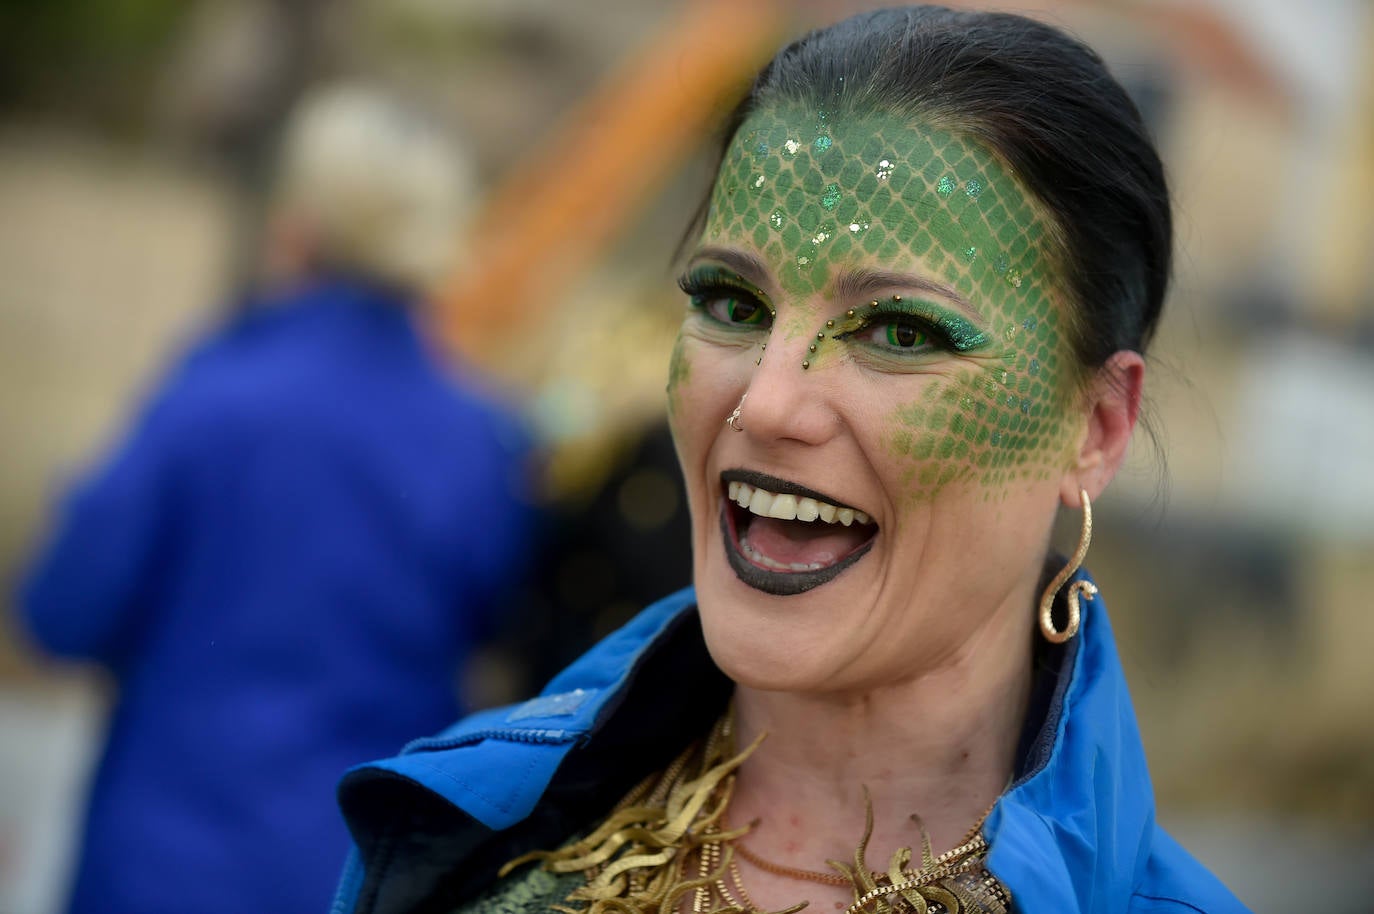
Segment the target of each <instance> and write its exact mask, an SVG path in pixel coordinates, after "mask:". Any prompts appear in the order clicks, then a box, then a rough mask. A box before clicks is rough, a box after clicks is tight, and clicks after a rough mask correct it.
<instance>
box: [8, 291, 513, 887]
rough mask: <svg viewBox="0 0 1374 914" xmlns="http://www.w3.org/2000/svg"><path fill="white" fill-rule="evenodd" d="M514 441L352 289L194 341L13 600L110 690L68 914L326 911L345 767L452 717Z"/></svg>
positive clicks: (472, 394) (508, 504)
mask: <svg viewBox="0 0 1374 914" xmlns="http://www.w3.org/2000/svg"><path fill="white" fill-rule="evenodd" d="M524 447H525V446H524V439H523V436H522V434H521V432H520V430H519V428H518V427H517V425H516V423H515V422H514V421H513V419H512V417H511V415H510V413H509V412H508V411H507V410H506V409H504V408H503V407H501V406H500V405H498V404H497V402H496V401H495V400H494V399H493V398H492V397H490V396H488V395H487V394H484V393H482V392H481V391H480V390H479V389H478V388H477V386H476V384H475V382H473V381H472V380H470V379H465V378H463V377H462V376H461V375H457V376H449V375H446V374H445V373H444V371H442V370H441V369H440V368H439V367H438V366H437V365H436V363H435V362H434V361H432V360H431V358H430V357H429V355H428V354H427V353H426V351H425V349H424V346H423V345H422V342H421V340H420V338H419V337H418V334H417V331H416V328H415V326H414V325H413V320H412V316H411V315H410V314H409V313H408V312H407V311H406V309H405V306H404V303H403V302H401V301H398V300H396V299H395V298H394V297H393V296H391V295H389V294H387V293H384V292H381V291H378V290H376V289H373V288H369V287H367V286H364V285H362V284H360V283H354V282H351V281H344V280H335V281H321V282H319V283H317V284H315V285H313V286H311V287H309V288H307V289H305V290H304V291H303V292H299V293H297V294H294V295H290V296H285V297H284V299H283V300H279V301H271V302H266V303H260V305H259V307H256V308H255V309H253V310H252V311H251V312H249V313H248V314H247V315H246V316H245V317H242V318H241V319H238V320H237V321H234V322H232V323H231V324H230V325H229V326H228V327H227V328H225V329H224V330H222V331H221V332H219V333H217V334H216V335H214V336H213V337H212V338H211V339H209V340H208V341H207V342H205V343H204V344H203V345H201V346H200V347H199V348H197V349H196V350H195V351H193V352H192V353H191V354H190V355H189V356H188V357H187V358H186V359H185V360H184V361H183V362H182V363H181V364H180V365H179V366H177V367H176V368H175V369H174V370H173V371H172V372H171V373H170V376H169V377H167V378H166V379H165V382H164V384H163V385H162V388H161V390H160V391H158V392H157V394H156V396H155V397H154V398H153V399H152V401H151V403H150V404H149V405H148V407H147V408H146V410H145V412H144V413H143V415H142V416H141V418H140V419H139V420H138V422H137V424H136V426H135V427H134V428H133V430H132V432H131V433H130V434H129V435H128V437H127V440H126V441H125V442H124V443H123V445H122V446H121V447H120V448H118V450H117V451H116V452H115V453H114V454H113V456H112V457H110V458H109V460H108V462H107V463H105V464H104V465H103V466H102V467H100V468H99V470H98V471H97V472H96V473H95V474H94V475H93V476H91V477H90V478H89V479H87V480H86V481H85V482H83V483H82V484H81V485H79V486H78V487H77V488H76V489H75V491H74V492H73V493H72V495H71V496H70V499H69V500H68V502H67V504H66V506H65V510H64V511H63V512H62V514H61V516H60V519H59V522H58V524H57V529H56V531H55V535H54V537H53V539H52V541H51V543H50V545H49V546H48V548H47V550H46V551H45V552H44V553H43V554H42V555H41V557H40V559H39V561H38V562H37V563H36V566H35V567H34V569H33V570H32V573H31V575H30V577H29V580H28V583H27V587H26V590H25V591H24V593H23V595H22V597H21V604H22V612H23V613H24V614H25V617H26V621H27V623H28V627H29V629H30V631H31V633H32V635H33V636H34V637H35V638H36V639H37V641H38V642H39V643H40V644H41V645H42V646H44V647H45V648H46V649H48V650H49V651H51V652H53V653H55V654H58V655H62V656H66V657H72V658H80V659H88V660H94V661H97V662H98V663H100V664H102V665H103V666H105V667H106V668H108V669H109V670H110V671H111V672H112V673H113V675H114V678H115V680H116V682H117V686H118V696H117V703H116V705H115V708H114V713H113V717H112V720H111V722H110V732H109V737H108V743H107V746H106V749H105V754H104V757H103V758H102V760H101V762H100V765H99V768H98V771H97V773H96V776H95V780H94V784H93V786H92V788H91V797H90V807H89V813H88V819H87V822H86V831H85V837H84V844H83V849H82V853H81V858H80V861H79V866H78V872H77V876H76V884H75V889H74V894H73V897H72V903H71V908H70V910H71V912H72V914H96V912H99V914H186V912H195V914H246V912H252V914H275V912H280V914H300V912H307V911H319V910H323V909H324V908H325V907H327V905H328V903H329V898H330V895H331V890H332V889H333V886H334V884H335V882H336V880H337V876H338V862H339V860H340V859H341V857H342V855H343V854H344V853H345V851H346V850H347V847H348V836H347V832H346V830H345V828H344V825H343V822H342V821H341V820H340V818H339V813H338V811H337V807H336V805H335V802H334V785H335V784H336V782H337V780H338V776H339V773H340V772H341V771H343V770H345V769H347V768H348V767H349V766H351V765H354V764H357V763H359V762H361V761H365V760H366V759H368V758H374V757H376V756H378V755H383V754H387V753H390V752H394V751H396V749H397V748H399V747H400V745H401V744H402V743H403V742H404V741H405V740H406V739H407V738H409V737H411V736H413V735H414V734H416V733H423V732H431V731H433V730H435V729H437V728H438V727H440V726H442V725H444V724H445V723H447V722H448V721H451V720H452V719H453V718H454V717H455V715H457V714H459V713H460V712H461V710H462V708H461V700H460V697H459V696H458V694H457V686H456V677H455V673H456V671H457V670H458V668H459V667H460V665H461V664H462V661H463V660H464V658H465V656H466V655H467V653H468V651H469V649H470V648H471V647H472V646H473V644H474V642H475V641H476V640H477V639H479V638H480V637H482V636H483V633H484V632H485V631H486V630H488V629H490V628H491V627H492V624H493V622H494V621H495V618H494V609H493V608H494V607H495V606H496V605H498V592H499V591H500V590H501V589H502V587H503V585H508V584H510V583H511V581H512V578H514V577H515V576H517V575H518V574H519V568H520V564H521V560H522V558H523V557H524V555H525V553H526V550H527V546H526V541H527V539H528V534H529V532H530V527H531V524H530V521H531V516H530V510H529V507H528V504H527V502H526V498H525V472H524V471H525V468H524V465H523V463H524V456H525V455H524Z"/></svg>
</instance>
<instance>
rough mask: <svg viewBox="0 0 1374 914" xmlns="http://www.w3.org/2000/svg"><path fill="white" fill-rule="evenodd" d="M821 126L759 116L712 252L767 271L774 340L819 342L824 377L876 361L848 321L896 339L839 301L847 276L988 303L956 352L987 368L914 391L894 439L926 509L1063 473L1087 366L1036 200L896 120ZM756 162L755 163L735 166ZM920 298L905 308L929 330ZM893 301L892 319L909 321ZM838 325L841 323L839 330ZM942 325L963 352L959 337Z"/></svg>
mask: <svg viewBox="0 0 1374 914" xmlns="http://www.w3.org/2000/svg"><path fill="white" fill-rule="evenodd" d="M818 119H819V118H818V114H817V112H816V111H815V110H814V109H810V110H807V109H804V108H801V109H762V110H760V111H757V112H755V113H754V114H753V115H751V116H750V119H749V121H748V122H747V123H746V125H745V127H744V128H742V132H741V133H740V135H739V137H740V138H739V140H738V141H737V143H736V144H735V145H736V147H737V148H736V150H734V151H732V154H731V155H730V156H728V157H727V164H726V165H724V166H722V169H721V173H720V176H719V180H718V181H717V184H716V188H715V191H714V193H713V195H712V199H711V215H710V216H709V217H708V224H707V227H706V237H705V239H704V241H705V242H706V243H708V244H720V245H725V246H732V245H733V246H738V247H742V248H744V249H745V250H746V251H747V252H749V253H751V254H753V255H755V256H758V257H759V258H760V259H762V260H763V261H764V263H765V264H766V265H767V266H768V269H769V271H770V272H771V273H772V274H773V277H774V279H775V282H776V283H777V289H776V291H775V292H771V293H770V294H771V295H772V296H773V302H774V303H775V304H776V306H777V309H778V315H779V321H780V322H779V323H778V324H777V325H776V326H777V328H778V329H775V330H774V331H773V333H774V334H779V333H781V334H784V335H783V336H782V337H781V338H783V339H793V338H796V336H795V335H800V334H803V333H806V334H812V335H814V338H813V339H811V340H810V342H809V346H810V347H814V348H809V349H807V350H806V351H805V352H804V353H803V358H804V359H805V360H806V361H807V362H808V367H809V369H810V372H809V373H810V374H811V375H815V376H824V375H825V372H827V371H829V370H831V369H834V368H836V367H837V366H841V365H844V364H847V363H849V362H850V361H857V362H862V359H863V358H866V356H864V355H863V350H862V349H861V348H860V344H859V343H858V342H856V341H854V340H852V339H851V338H850V337H847V336H846V333H850V332H851V331H846V330H844V329H843V328H844V327H845V326H848V324H840V323H839V322H840V321H849V322H852V321H859V322H860V324H856V325H854V326H860V325H862V326H881V324H873V325H870V324H864V323H863V322H864V321H869V320H872V318H870V317H868V315H871V314H877V313H880V311H879V308H878V307H877V306H876V305H874V304H873V302H872V301H870V300H868V299H865V300H863V301H859V302H854V301H839V300H837V299H836V298H835V295H836V291H835V285H834V282H835V278H836V276H837V275H838V272H839V271H840V270H851V269H854V268H855V267H857V266H860V265H862V266H866V267H869V268H874V269H880V270H893V271H897V272H907V271H911V272H914V273H916V274H917V275H927V276H930V277H931V278H933V279H935V280H938V281H939V282H941V283H943V284H946V285H949V286H951V287H952V288H954V289H956V290H957V291H958V292H959V293H960V294H961V295H962V297H964V298H965V299H966V300H967V301H968V302H971V303H972V305H973V309H974V310H975V311H976V312H977V314H978V322H977V324H976V325H974V326H973V328H972V329H967V328H965V329H953V332H954V333H956V334H958V335H959V339H960V340H963V341H965V342H967V343H968V345H967V346H964V347H963V348H956V349H955V350H954V351H958V352H965V351H970V350H971V349H972V348H973V347H974V345H975V344H976V345H977V346H978V347H980V348H979V349H978V351H979V353H980V357H979V358H978V359H976V360H975V359H970V360H968V361H967V362H964V361H956V362H952V363H950V365H949V369H950V370H949V371H947V372H946V371H943V370H942V371H941V372H938V373H932V374H931V375H930V376H928V377H927V378H926V379H925V380H924V381H923V382H922V383H920V384H915V383H911V382H910V381H907V382H902V383H903V384H905V385H906V386H907V387H908V388H909V389H911V390H913V391H920V392H921V393H919V395H913V396H914V399H913V400H911V401H909V402H907V403H905V404H904V405H901V406H900V407H899V408H896V409H895V411H894V412H893V413H892V415H891V426H890V428H889V430H888V431H887V432H885V433H884V434H885V436H886V437H885V438H884V445H885V446H886V447H888V448H889V449H890V450H891V451H892V453H893V454H894V455H895V457H896V458H897V459H899V460H901V461H903V462H904V466H905V467H906V469H905V470H904V471H903V473H904V475H906V476H907V477H908V478H909V479H910V480H911V489H910V495H911V497H913V498H928V497H931V496H932V495H933V493H934V492H936V491H937V490H938V489H939V488H940V487H941V486H944V485H947V484H949V483H950V482H951V481H966V482H975V483H978V484H981V485H984V486H987V487H988V488H987V490H986V491H987V492H988V493H995V492H996V491H998V490H1004V489H1005V487H1006V486H1008V485H1011V484H1012V483H1013V482H1015V481H1017V480H1029V479H1047V478H1050V474H1053V473H1056V472H1060V471H1062V467H1063V466H1065V465H1066V464H1065V461H1066V460H1067V456H1066V452H1065V447H1066V445H1065V443H1064V442H1066V441H1069V440H1071V436H1069V435H1067V434H1066V433H1065V432H1064V423H1065V422H1066V421H1067V419H1066V418H1065V417H1066V416H1067V415H1068V413H1067V405H1066V404H1067V403H1068V402H1069V399H1068V398H1069V396H1070V394H1071V391H1072V389H1073V388H1072V385H1071V384H1070V383H1069V382H1068V380H1066V379H1068V378H1069V377H1070V375H1069V373H1068V372H1069V371H1070V370H1071V369H1072V365H1073V363H1072V362H1071V361H1070V359H1069V353H1068V350H1067V344H1066V343H1065V342H1064V339H1063V337H1062V335H1061V333H1060V332H1059V329H1058V328H1059V322H1058V321H1057V319H1056V308H1057V307H1058V305H1057V304H1056V302H1057V298H1056V297H1055V296H1056V292H1055V291H1054V289H1055V287H1053V286H1052V285H1051V282H1050V279H1051V277H1050V275H1048V274H1049V272H1050V271H1049V269H1048V265H1049V263H1050V261H1048V260H1046V259H1045V255H1046V254H1047V253H1048V251H1049V248H1048V247H1047V245H1048V244H1049V243H1050V241H1049V239H1050V237H1051V236H1050V234H1049V233H1048V232H1046V230H1045V225H1046V224H1047V223H1045V222H1044V221H1043V217H1042V216H1041V215H1040V210H1039V209H1038V206H1037V204H1035V203H1034V202H1033V198H1031V197H1030V196H1029V195H1028V194H1027V193H1026V192H1025V190H1024V189H1023V188H1022V187H1021V186H1020V185H1019V183H1018V182H1017V181H1016V180H1015V179H1014V178H1013V177H1012V176H1011V175H1010V174H1009V173H1008V172H1007V171H1006V170H1005V168H1004V166H1003V165H1001V164H1000V162H999V161H998V160H997V159H996V158H995V157H994V156H993V155H992V154H991V153H990V152H988V151H987V150H986V149H984V148H983V147H982V146H980V145H979V144H978V143H977V142H976V141H974V140H972V139H964V138H961V137H959V136H958V135H955V134H952V133H949V132H945V131H942V130H939V129H933V128H930V127H927V126H923V125H921V124H913V123H911V122H909V121H905V120H902V119H899V118H894V117H886V116H883V115H863V116H854V117H853V118H852V119H851V118H850V117H849V116H847V115H841V114H839V113H837V112H835V111H831V112H829V115H828V119H827V120H826V121H825V123H824V124H818V123H817V121H818ZM811 130H815V132H814V133H812V132H809V131H811ZM821 139H825V140H827V141H829V142H818V141H819V140H821ZM763 148H767V149H768V150H769V151H768V153H767V154H761V155H759V156H754V155H752V154H751V153H752V152H753V151H755V150H760V149H763ZM740 149H742V150H746V154H745V155H744V156H743V157H738V156H736V155H735V154H733V152H737V151H738V150H740ZM759 175H763V176H764V177H765V182H764V184H763V185H762V186H759V185H757V183H756V181H757V177H758V176H759ZM956 191H959V192H958V193H956ZM880 297H881V296H880ZM913 298H914V300H915V301H916V304H913V305H910V306H902V307H903V308H905V307H914V308H916V309H917V311H916V312H915V313H917V314H918V315H919V314H921V311H920V308H921V307H922V305H921V304H920V302H919V298H920V297H919V296H914V297H913ZM884 301H885V302H887V303H886V304H884V305H883V308H884V309H887V310H886V311H883V312H882V313H893V312H892V311H891V309H892V307H893V305H892V304H891V300H889V299H885V300H884ZM846 309H848V310H846ZM849 311H854V312H855V314H853V315H849V313H848V312H849ZM900 313H907V312H906V311H905V310H903V311H901V312H900ZM846 315H848V316H847V317H846ZM827 319H830V320H833V321H835V322H836V326H835V327H832V328H831V329H829V330H828V331H827V330H825V329H824V327H825V326H826V324H827ZM880 319H884V318H880ZM919 319H921V320H924V321H925V322H926V323H928V324H929V323H931V319H930V318H929V317H921V318H919ZM808 325H809V326H808ZM933 326H934V327H935V328H936V329H937V330H939V331H940V332H941V334H942V336H943V337H944V339H945V340H950V339H952V337H951V329H952V328H951V327H945V326H942V325H941V324H940V323H939V322H936V323H935V324H934V325H933ZM817 327H822V332H821V333H820V334H816V332H815V331H816V328H817ZM870 336H872V335H870ZM874 339H875V340H876V341H879V342H881V335H877V336H874ZM947 345H949V344H947ZM799 364H800V362H798V365H799ZM884 364H887V363H884ZM893 364H896V363H895V362H894V363H893ZM941 364H943V363H941ZM798 370H800V369H798ZM818 373H819V374H818ZM897 373H898V374H901V373H902V371H900V370H898V371H897ZM994 497H995V495H994Z"/></svg>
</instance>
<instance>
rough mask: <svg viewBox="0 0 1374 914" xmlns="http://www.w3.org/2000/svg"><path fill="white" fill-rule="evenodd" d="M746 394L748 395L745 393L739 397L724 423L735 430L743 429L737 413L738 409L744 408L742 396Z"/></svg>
mask: <svg viewBox="0 0 1374 914" xmlns="http://www.w3.org/2000/svg"><path fill="white" fill-rule="evenodd" d="M747 396H749V395H748V394H747V393H746V394H745V395H744V396H742V397H740V398H739V405H738V406H736V407H735V411H734V412H732V413H731V414H730V415H729V417H728V418H727V419H726V420H725V424H726V425H728V426H730V428H732V429H734V430H735V431H737V432H742V431H744V426H742V425H740V424H739V414H740V410H742V409H744V398H745V397H747Z"/></svg>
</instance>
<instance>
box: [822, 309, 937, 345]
mask: <svg viewBox="0 0 1374 914" xmlns="http://www.w3.org/2000/svg"><path fill="white" fill-rule="evenodd" d="M894 317H897V318H905V319H906V320H908V321H910V322H911V323H912V324H914V325H916V327H917V328H918V329H919V330H920V331H921V332H922V333H924V334H925V335H926V338H927V339H929V340H930V342H931V343H932V344H933V345H935V346H937V347H939V348H940V349H944V350H946V351H955V346H954V343H953V341H952V340H951V339H950V337H949V334H947V333H946V332H945V331H944V330H943V329H942V328H941V327H940V326H939V325H937V324H936V323H934V322H933V321H930V320H927V319H926V318H924V317H921V316H919V315H916V314H912V313H911V312H909V311H903V310H901V309H898V308H889V309H885V310H884V309H879V310H877V311H873V312H870V313H869V314H866V315H864V317H863V318H861V319H860V321H859V324H858V326H856V327H855V328H854V329H853V330H845V331H844V332H843V333H837V334H835V335H834V339H837V340H844V339H848V338H849V337H851V336H857V335H858V334H860V333H863V332H864V331H866V330H870V329H872V328H873V327H875V326H879V325H881V324H884V323H895V321H890V320H884V318H894Z"/></svg>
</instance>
